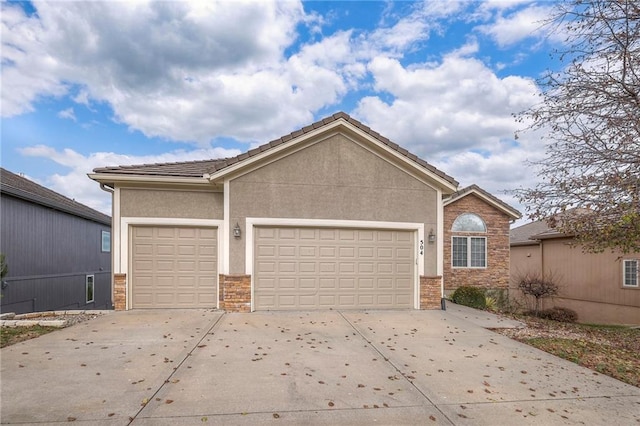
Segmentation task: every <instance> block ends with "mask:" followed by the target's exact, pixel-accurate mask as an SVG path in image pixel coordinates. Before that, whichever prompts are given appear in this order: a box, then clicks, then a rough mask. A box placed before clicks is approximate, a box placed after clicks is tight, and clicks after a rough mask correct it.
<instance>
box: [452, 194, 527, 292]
mask: <svg viewBox="0 0 640 426" xmlns="http://www.w3.org/2000/svg"><path fill="white" fill-rule="evenodd" d="M520 217H521V214H520V212H519V211H517V210H516V209H514V208H513V207H511V206H509V205H508V204H506V203H504V202H503V201H501V200H499V199H498V198H496V197H494V196H493V195H491V194H489V193H488V192H486V191H484V190H483V189H481V188H479V187H478V186H477V185H471V186H469V187H467V188H464V189H462V190H460V191H458V192H456V193H455V194H453V195H451V196H450V197H449V198H447V199H445V200H444V241H445V246H444V259H445V262H444V290H445V294H446V295H447V296H450V295H451V293H453V291H455V289H456V288H458V287H460V286H473V287H480V288H483V289H485V290H487V294H488V295H492V296H494V297H495V298H496V299H497V300H503V301H508V291H509V227H510V225H511V223H513V221H515V220H517V219H519V218H520Z"/></svg>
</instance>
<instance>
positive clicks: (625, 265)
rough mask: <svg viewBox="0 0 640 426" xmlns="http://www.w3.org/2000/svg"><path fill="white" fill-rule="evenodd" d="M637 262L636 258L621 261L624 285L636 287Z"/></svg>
mask: <svg viewBox="0 0 640 426" xmlns="http://www.w3.org/2000/svg"><path fill="white" fill-rule="evenodd" d="M638 263H640V262H638V261H637V260H625V261H623V262H622V274H623V276H624V277H623V281H622V285H624V286H625V287H638Z"/></svg>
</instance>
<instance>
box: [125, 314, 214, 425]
mask: <svg viewBox="0 0 640 426" xmlns="http://www.w3.org/2000/svg"><path fill="white" fill-rule="evenodd" d="M225 315H226V313H225V312H223V313H222V315H220V316H219V317H218V318H216V320H215V321H214V323H213V324H212V325H211V327H209V328H208V329H206V330H205V332H204V334H203V335H202V337H200V339H198V340H197V341H196V343H195V344H194V345H193V347H192V348H191V349H190V350H189V351H188V352H187V354H186V355H185V356H184V358H182V360H180V362H179V363H178V365H176V366H175V367H174V368H173V369H172V370H171V373H170V374H169V376H167V378H166V379H165V380H164V381H163V382H162V384H161V385H160V387H158V389H156V390H155V392H154V393H153V395H151V396H150V397H149V398H148V399H147V401H148V402H151V401H153V398H155V397H156V395H158V394H159V393H160V391H161V390H162V389H163V388H164V387H165V386H166V385H167V383H170V382H171V378H172V377H173V376H174V375H175V374H176V372H177V371H178V369H180V367H181V366H182V364H184V362H185V361H186V360H187V359H188V358H189V357H190V356H191V355H192V354H193V351H194V350H196V349H197V348H198V346H199V345H200V344H201V343H202V341H203V340H204V339H205V338H206V337H207V335H209V333H211V331H212V330H213V329H214V328H216V326H217V325H218V324H220V320H221V319H222V317H224V316H225ZM146 407H147V404H144V405H143V406H142V407H140V409H139V410H138V411H137V412H136V414H135V415H133V416H131V417H129V423H127V425H130V424H131V423H133V422H134V421H135V420H136V419H137V418H138V417H139V416H140V413H142V411H144V409H145V408H146Z"/></svg>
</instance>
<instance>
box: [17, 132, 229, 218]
mask: <svg viewBox="0 0 640 426" xmlns="http://www.w3.org/2000/svg"><path fill="white" fill-rule="evenodd" d="M20 154H21V155H23V156H26V157H33V158H45V159H48V160H51V161H53V162H55V163H57V164H59V165H61V166H63V167H65V168H67V169H68V172H67V173H66V174H59V173H57V174H54V175H52V176H49V177H48V178H47V179H46V180H44V181H43V182H40V183H41V184H42V185H44V186H46V187H47V188H49V189H52V190H54V191H56V192H58V193H60V194H62V195H64V196H66V197H69V198H71V199H74V200H76V201H78V202H79V203H82V204H85V205H87V206H89V207H91V208H94V209H96V210H98V211H101V212H103V213H105V214H108V215H111V196H110V195H109V194H108V193H106V192H105V191H102V190H101V189H100V185H99V184H98V183H97V182H95V181H93V180H91V179H89V178H88V177H87V174H88V173H92V172H93V169H95V168H98V167H105V166H109V165H114V166H115V165H123V164H148V163H167V162H169V163H171V162H180V161H193V160H206V159H211V158H224V157H231V156H235V155H238V154H240V151H239V150H235V149H223V148H207V149H205V148H203V149H196V150H191V151H185V150H179V151H172V152H167V153H164V154H159V155H144V156H131V155H123V154H117V153H114V152H94V153H91V154H89V155H86V156H85V155H82V154H80V153H78V152H76V151H74V150H72V149H68V148H67V149H62V150H58V149H56V148H53V147H51V146H46V145H35V146H30V147H26V148H22V149H20Z"/></svg>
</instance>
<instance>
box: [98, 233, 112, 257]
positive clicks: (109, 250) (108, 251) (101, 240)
mask: <svg viewBox="0 0 640 426" xmlns="http://www.w3.org/2000/svg"><path fill="white" fill-rule="evenodd" d="M105 235H108V236H109V248H108V250H105V249H104V237H105ZM100 251H101V252H102V253H111V232H110V231H101V232H100Z"/></svg>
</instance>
